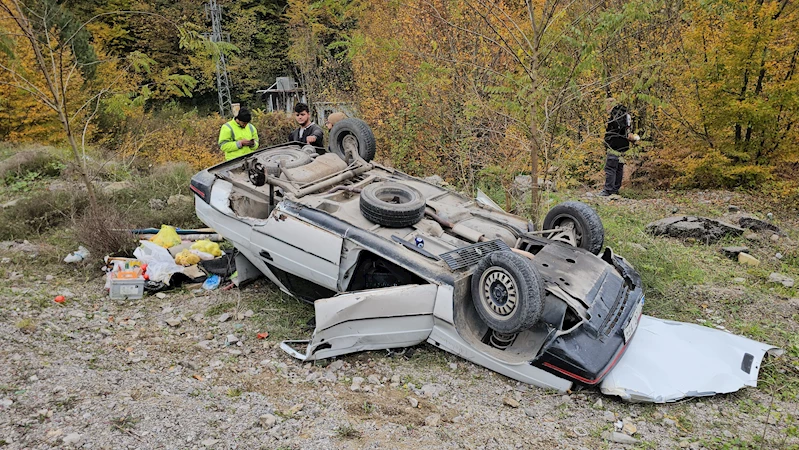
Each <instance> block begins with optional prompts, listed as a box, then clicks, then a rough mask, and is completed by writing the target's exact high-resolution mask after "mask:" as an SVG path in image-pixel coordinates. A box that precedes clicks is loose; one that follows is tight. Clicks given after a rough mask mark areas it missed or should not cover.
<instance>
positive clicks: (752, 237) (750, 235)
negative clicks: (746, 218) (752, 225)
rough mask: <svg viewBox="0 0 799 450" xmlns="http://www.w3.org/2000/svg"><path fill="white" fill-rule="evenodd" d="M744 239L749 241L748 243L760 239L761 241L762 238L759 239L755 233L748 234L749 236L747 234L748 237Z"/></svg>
mask: <svg viewBox="0 0 799 450" xmlns="http://www.w3.org/2000/svg"><path fill="white" fill-rule="evenodd" d="M744 238H745V239H746V240H748V241H757V240H759V239H760V238H759V237H758V235H756V234H755V233H748V234H746V235H745V236H744Z"/></svg>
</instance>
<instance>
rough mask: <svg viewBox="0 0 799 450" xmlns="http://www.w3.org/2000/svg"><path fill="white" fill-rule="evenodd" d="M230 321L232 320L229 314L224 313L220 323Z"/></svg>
mask: <svg viewBox="0 0 799 450" xmlns="http://www.w3.org/2000/svg"><path fill="white" fill-rule="evenodd" d="M228 320H230V314H228V313H224V314H222V315H221V316H219V323H222V322H227V321H228Z"/></svg>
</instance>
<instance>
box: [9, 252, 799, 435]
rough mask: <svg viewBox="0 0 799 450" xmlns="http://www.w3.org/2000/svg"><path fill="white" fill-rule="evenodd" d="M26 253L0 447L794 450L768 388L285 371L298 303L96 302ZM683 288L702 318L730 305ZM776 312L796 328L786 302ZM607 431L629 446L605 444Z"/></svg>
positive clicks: (425, 364) (375, 359)
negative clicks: (610, 392) (668, 392)
mask: <svg viewBox="0 0 799 450" xmlns="http://www.w3.org/2000/svg"><path fill="white" fill-rule="evenodd" d="M34 247H35V246H34ZM18 250H19V251H18ZM43 251H45V249H42V248H38V249H37V248H29V249H27V250H25V249H19V248H17V249H12V250H0V257H2V260H0V447H3V448H9V449H47V448H70V447H74V448H98V449H99V448H102V449H123V448H165V449H179V448H181V449H182V448H217V449H225V448H245V449H257V448H264V449H329V448H345V449H356V448H358V449H360V448H397V449H406V448H407V449H418V448H453V449H459V448H467V449H482V448H488V449H494V448H496V449H506V448H508V449H517V448H525V449H526V448H537V449H549V448H558V449H617V448H647V449H649V448H655V449H674V448H690V449H699V448H797V446H799V437H797V434H798V433H797V426H796V422H795V417H796V416H797V413H799V411H798V410H797V409H798V408H797V404H796V403H795V402H793V401H791V400H787V399H786V397H784V396H779V395H774V392H775V389H764V388H747V389H744V390H742V391H740V392H737V393H734V394H729V395H720V396H715V397H712V398H704V399H698V400H689V401H683V402H678V403H675V404H668V405H648V404H628V403H624V402H621V401H619V400H616V399H614V398H611V397H607V396H604V395H602V394H601V393H599V392H598V391H597V390H594V389H585V390H580V391H577V392H570V393H567V394H560V393H556V392H550V391H545V390H543V389H539V388H535V387H532V386H527V385H524V384H520V383H518V382H516V381H513V380H510V379H508V378H505V377H503V376H500V375H497V374H495V373H493V372H490V371H488V370H485V369H483V368H481V367H478V366H475V365H473V364H471V363H469V362H466V361H464V360H461V359H459V358H457V357H455V356H452V355H449V354H447V353H444V352H441V351H439V350H437V349H435V348H433V347H431V346H428V345H422V346H419V347H416V348H414V349H412V350H411V351H406V352H405V353H404V354H390V353H388V352H365V353H359V354H354V355H349V356H346V357H342V358H339V359H336V360H333V361H325V363H324V364H302V363H300V362H298V361H297V360H294V359H292V358H291V357H289V356H288V355H286V354H285V353H284V352H282V351H281V350H280V349H279V348H278V344H279V339H281V338H286V337H289V335H290V334H295V335H294V336H293V337H296V338H302V337H304V335H303V333H305V334H306V335H309V334H310V331H305V330H302V323H304V321H305V320H307V319H308V318H310V317H311V316H312V315H313V311H312V308H311V307H310V306H307V305H304V304H300V303H298V302H296V301H295V300H293V299H289V298H287V297H286V296H284V295H282V294H279V293H276V292H275V290H274V289H273V287H272V286H271V285H269V284H268V283H267V282H265V281H259V282H256V283H254V284H252V285H250V286H247V287H245V288H243V289H242V290H240V291H239V290H235V289H234V290H230V291H219V290H217V291H211V292H206V291H202V290H192V289H180V290H175V291H171V292H168V293H166V297H165V298H157V297H155V296H147V297H145V298H144V299H141V300H134V301H113V300H109V299H108V298H107V296H106V294H105V293H104V292H103V282H104V280H103V279H102V277H101V274H100V273H99V272H98V271H92V270H87V271H85V274H87V275H86V276H85V277H83V278H82V277H81V276H79V275H76V274H77V273H78V272H75V271H74V270H65V269H58V267H57V266H54V265H48V264H45V265H41V266H40V265H37V264H36V260H37V258H41V256H40V255H38V253H40V252H43ZM732 289H734V288H732ZM697 292H699V293H698V294H697V295H706V297H707V298H708V299H709V300H708V301H710V302H711V306H713V304H712V302H713V301H714V300H713V299H718V298H734V297H735V295H734V293H733V294H730V293H729V292H728V293H726V294H725V293H721V294H719V293H714V292H709V293H704V294H703V293H702V292H701V290H698V291H697ZM59 294H61V295H64V296H65V297H66V298H67V300H66V302H65V303H63V304H57V303H54V302H53V297H54V296H55V295H59ZM774 301H775V302H777V300H774ZM782 304H784V306H783V307H782V308H783V309H782V310H781V312H780V313H781V314H783V315H787V318H786V320H788V321H790V322H792V323H793V326H794V327H795V326H796V325H795V321H794V319H792V317H796V313H797V308H799V306H797V305H787V304H785V302H784V301H782ZM752 313H753V314H754V313H757V311H755V312H752ZM224 314H229V315H230V316H231V318H230V319H229V320H226V321H220V318H221V317H222V316H223V315H224ZM286 315H290V316H291V320H290V321H289V322H288V323H287V322H286V317H285V316H286ZM167 321H169V323H167ZM263 331H270V333H272V334H271V335H270V336H269V337H268V338H266V339H257V338H256V334H257V333H259V332H263ZM298 332H299V333H300V335H296V333H298ZM230 335H233V337H235V339H238V341H239V342H237V343H233V342H231V341H233V340H235V339H232V336H230ZM765 364H766V365H768V364H770V362H769V361H767V362H766V363H765ZM622 427H624V429H625V430H626V432H627V433H628V434H632V437H633V438H634V439H635V443H630V444H623V443H616V442H610V441H608V440H607V439H605V437H604V436H606V435H607V434H606V433H607V432H611V431H616V430H621V428H622Z"/></svg>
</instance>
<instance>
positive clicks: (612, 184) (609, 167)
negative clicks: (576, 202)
mask: <svg viewBox="0 0 799 450" xmlns="http://www.w3.org/2000/svg"><path fill="white" fill-rule="evenodd" d="M605 111H606V112H607V114H608V125H607V128H606V130H605V148H606V149H607V151H608V155H607V159H605V187H604V189H602V192H600V193H599V195H600V196H602V197H607V196H609V195H613V194H618V193H619V188H620V187H621V180H622V178H624V152H626V151H627V150H629V149H630V143H631V142H632V143H636V142H638V140H640V137H639V136H638V135H637V134H633V133H631V132H630V127H631V126H632V119H631V118H630V114H629V113H628V112H627V107H625V106H624V105H620V104H618V103H617V102H616V100H615V99H614V98H612V97H611V98H607V99H605Z"/></svg>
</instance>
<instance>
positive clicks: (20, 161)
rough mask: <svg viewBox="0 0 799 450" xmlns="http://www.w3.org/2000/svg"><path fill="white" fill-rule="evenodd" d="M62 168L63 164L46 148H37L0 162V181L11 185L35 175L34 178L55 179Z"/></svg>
mask: <svg viewBox="0 0 799 450" xmlns="http://www.w3.org/2000/svg"><path fill="white" fill-rule="evenodd" d="M64 167H65V165H64V163H63V162H61V160H60V159H58V157H56V156H55V155H53V154H52V153H51V152H50V151H49V148H48V147H38V146H37V147H35V148H32V149H30V150H23V151H19V152H17V153H15V154H13V155H11V156H10V157H9V158H7V159H5V160H3V161H2V162H0V180H3V181H4V182H5V183H6V184H11V183H13V182H14V181H15V180H19V179H22V178H24V177H26V176H27V175H28V174H35V176H34V178H39V177H57V176H59V175H60V174H61V171H62V170H63V169H64Z"/></svg>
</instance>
